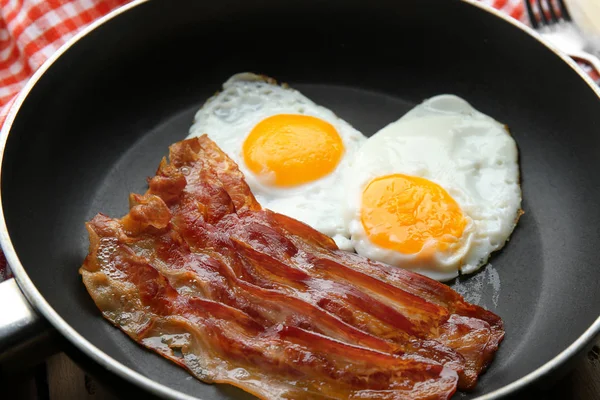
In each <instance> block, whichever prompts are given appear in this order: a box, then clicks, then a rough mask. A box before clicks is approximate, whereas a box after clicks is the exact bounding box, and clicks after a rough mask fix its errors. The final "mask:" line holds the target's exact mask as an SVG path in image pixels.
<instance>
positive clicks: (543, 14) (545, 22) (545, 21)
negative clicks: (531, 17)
mask: <svg viewBox="0 0 600 400" xmlns="http://www.w3.org/2000/svg"><path fill="white" fill-rule="evenodd" d="M536 4H537V7H538V11H539V14H540V18H541V20H542V25H548V18H546V12H545V11H544V5H543V4H542V0H536Z"/></svg>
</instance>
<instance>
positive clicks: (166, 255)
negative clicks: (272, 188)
mask: <svg viewBox="0 0 600 400" xmlns="http://www.w3.org/2000/svg"><path fill="white" fill-rule="evenodd" d="M169 159H170V163H169V162H167V160H166V159H163V160H162V161H161V163H160V165H159V168H158V171H157V173H156V176H154V177H153V178H151V179H150V180H149V189H148V191H147V192H146V194H144V195H131V197H130V211H129V213H128V214H127V215H126V216H124V217H123V218H121V219H112V218H109V217H107V216H104V215H102V214H99V215H97V216H96V217H95V218H94V219H93V220H92V221H90V222H89V223H88V224H87V228H88V231H89V235H90V251H89V254H88V256H87V257H86V259H85V262H84V264H83V266H82V267H81V269H80V273H81V274H82V276H83V281H84V284H85V285H86V287H87V289H88V291H89V293H90V294H91V296H92V298H93V299H94V301H95V302H96V305H97V306H98V307H99V308H100V310H101V311H102V312H103V315H104V316H105V317H106V318H107V319H108V320H110V321H111V322H112V323H113V324H115V325H116V326H117V327H119V328H120V329H122V330H123V331H124V332H125V333H127V334H128V335H129V336H130V337H132V338H133V339H134V340H136V341H137V342H139V343H141V344H142V345H144V346H146V347H148V348H150V349H152V350H154V351H156V352H158V353H160V354H162V355H163V356H165V357H166V358H168V359H170V360H172V361H174V362H176V363H177V364H179V365H181V366H183V367H185V368H187V369H188V370H189V371H190V372H191V373H192V374H194V375H195V376H196V377H197V378H199V379H201V380H203V381H205V382H217V383H229V384H232V385H235V386H238V387H240V388H242V389H244V390H246V391H248V392H250V393H253V394H255V395H257V396H259V397H262V398H269V399H272V398H282V399H283V398H290V399H291V398H294V399H295V398H311V399H321V398H324V399H325V398H328V399H329V398H336V399H346V398H356V399H361V398H363V399H375V398H378V399H409V398H410V399H447V398H449V397H451V396H452V394H453V393H454V392H455V390H456V388H457V387H458V388H460V389H471V388H473V387H474V386H475V384H476V382H477V377H478V375H479V374H480V373H481V372H482V371H483V370H484V369H485V368H486V367H487V365H488V364H489V363H490V362H491V360H492V358H493V356H494V353H495V352H496V350H497V348H498V345H499V343H500V341H501V340H502V338H503V335H504V331H503V328H502V321H501V320H500V318H499V317H497V316H496V315H495V314H493V313H491V312H489V311H486V310H484V309H482V308H481V307H478V306H475V305H472V304H469V303H466V302H465V301H464V299H463V298H462V297H461V296H460V295H458V294H457V293H456V292H454V291H453V290H451V289H450V288H449V287H447V286H446V285H443V284H440V283H438V282H436V281H433V280H431V279H428V278H426V277H423V276H421V275H418V274H415V273H412V272H409V271H405V270H400V269H397V268H393V267H390V266H387V265H384V264H381V263H376V262H372V261H370V260H367V259H365V258H363V257H360V256H358V255H356V254H351V253H347V252H343V251H341V250H339V249H338V248H337V247H336V245H335V243H334V242H333V241H332V240H331V239H330V238H329V237H327V236H325V235H322V234H320V233H319V232H317V231H315V230H314V229H312V228H310V227H308V226H307V225H305V224H303V223H300V222H298V221H296V220H293V219H291V218H288V217H286V216H283V215H280V214H276V213H273V212H271V211H268V210H264V209H262V208H261V207H260V205H259V204H258V202H257V201H256V199H255V198H254V196H253V195H252V193H251V191H250V189H249V188H248V186H247V185H246V183H245V181H244V178H243V176H242V174H241V172H240V171H239V169H238V168H237V166H236V165H235V163H234V162H233V161H232V160H231V159H229V157H227V156H226V155H225V154H224V153H223V152H222V151H221V150H220V149H219V148H218V147H217V146H216V145H215V144H214V143H213V142H212V141H210V140H209V139H208V137H206V136H203V137H200V138H195V139H189V140H185V141H182V142H178V143H175V144H174V145H172V146H171V148H170V155H169Z"/></svg>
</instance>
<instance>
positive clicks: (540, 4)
mask: <svg viewBox="0 0 600 400" xmlns="http://www.w3.org/2000/svg"><path fill="white" fill-rule="evenodd" d="M523 1H524V2H525V8H526V9H527V15H528V16H529V21H530V22H531V25H532V27H533V29H535V30H536V31H538V33H539V34H541V35H542V37H543V38H544V39H546V40H548V41H549V42H551V43H552V44H554V45H555V46H556V47H558V48H559V49H560V50H561V51H563V52H564V53H566V54H568V55H569V56H571V57H572V58H575V59H580V60H582V61H583V62H586V63H588V64H589V65H590V66H591V67H593V68H594V69H595V70H596V72H598V73H599V74H600V59H598V57H597V56H595V55H593V54H591V53H590V52H588V49H587V46H588V42H587V40H586V39H585V37H584V36H583V35H582V34H581V31H580V30H579V29H578V28H577V26H575V23H574V22H573V20H572V19H571V15H570V14H569V10H568V9H567V7H566V6H565V3H564V2H563V0H523ZM534 5H535V9H534ZM536 11H537V13H536Z"/></svg>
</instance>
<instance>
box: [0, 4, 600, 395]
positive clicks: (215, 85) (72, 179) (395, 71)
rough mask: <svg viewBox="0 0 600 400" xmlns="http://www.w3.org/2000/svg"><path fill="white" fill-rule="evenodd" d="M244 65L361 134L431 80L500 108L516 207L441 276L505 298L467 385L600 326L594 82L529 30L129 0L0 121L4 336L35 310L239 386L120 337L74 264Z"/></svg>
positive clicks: (394, 113)
mask: <svg viewBox="0 0 600 400" xmlns="http://www.w3.org/2000/svg"><path fill="white" fill-rule="evenodd" d="M241 71H253V72H258V73H264V74H267V75H270V76H272V77H275V78H277V79H278V80H280V81H283V82H288V83H289V84H290V85H292V86H293V87H295V88H297V89H299V90H300V91H301V92H303V93H304V94H305V95H307V96H308V97H309V98H311V99H313V100H314V101H315V102H316V103H318V104H321V105H323V106H325V107H328V108H330V109H331V110H333V111H334V112H336V113H337V114H338V115H339V116H340V117H341V118H343V119H345V120H347V121H348V122H350V123H351V124H352V125H353V126H355V127H356V128H357V129H359V130H360V131H362V132H363V133H364V134H366V135H371V134H373V133H374V132H375V131H377V130H378V129H379V128H381V127H383V126H385V125H386V124H388V123H389V122H391V121H393V120H396V119H398V118H399V117H400V116H402V115H403V113H405V112H406V111H408V110H409V109H410V108H411V107H413V106H415V105H416V104H418V103H420V102H421V101H423V100H424V99H425V98H428V97H431V96H433V95H436V94H440V93H454V94H457V95H459V96H461V97H463V98H465V99H467V100H468V101H469V102H470V103H471V104H472V105H473V106H474V107H476V108H477V109H479V110H481V111H482V112H484V113H486V114H488V115H491V116H493V117H494V118H495V119H497V120H499V121H502V122H503V123H506V124H507V125H508V126H509V127H510V129H511V132H512V134H513V135H514V137H515V139H516V141H517V143H518V146H519V149H520V163H521V172H522V188H523V208H524V210H525V215H524V216H523V217H522V219H521V221H520V223H519V226H518V227H517V229H516V230H515V232H514V234H513V235H512V238H511V240H510V242H509V243H508V244H507V246H506V247H505V248H504V250H502V251H501V252H500V253H498V254H495V255H494V256H493V257H492V259H491V265H488V266H487V267H486V268H485V269H484V270H483V271H481V272H480V273H478V274H476V275H474V276H470V277H465V278H461V279H458V280H457V281H455V282H451V283H450V285H451V286H453V287H455V288H457V289H458V290H460V291H461V293H465V294H466V295H467V298H468V299H470V300H472V301H474V302H477V303H479V304H481V305H483V306H485V307H487V308H489V309H491V310H492V311H494V312H495V313H497V314H498V315H500V316H501V317H502V318H503V320H504V321H505V327H506V339H505V340H504V342H503V343H502V345H501V347H500V350H499V351H498V353H497V357H496V360H495V361H494V362H493V364H492V365H491V368H490V369H489V370H488V371H487V372H486V373H485V374H484V375H483V376H482V377H481V380H480V383H479V384H478V386H477V388H476V390H475V391H474V392H472V393H469V394H467V395H463V398H465V399H471V398H475V397H478V396H481V398H484V399H492V398H493V399H496V398H501V397H504V396H508V395H512V394H515V393H517V392H518V391H519V390H521V389H523V388H525V387H527V386H529V385H530V384H532V383H533V382H535V381H539V380H540V378H542V377H546V378H549V377H554V376H555V375H553V374H557V373H560V372H561V368H562V367H564V368H566V367H567V366H568V361H569V360H571V359H572V358H573V357H575V356H576V355H577V354H578V353H579V352H581V351H583V350H585V348H586V346H587V345H589V343H590V342H591V340H592V339H593V338H594V336H595V335H596V334H597V333H598V331H599V330H600V320H598V315H599V310H600V294H599V293H598V290H597V287H598V280H599V278H600V269H599V268H598V267H597V261H596V260H597V250H598V248H600V238H599V236H600V235H599V227H600V207H598V204H599V203H600V178H599V177H598V171H600V158H599V157H598V155H599V154H600V134H599V132H598V130H599V129H600V99H599V94H600V92H599V91H598V89H597V88H596V87H594V86H593V84H592V82H591V80H589V79H588V78H586V77H585V76H584V75H583V74H582V73H581V72H580V71H579V70H578V69H577V67H576V66H575V64H574V63H573V62H572V61H570V60H568V59H567V58H565V57H563V56H562V55H560V54H558V53H557V52H556V51H555V50H554V49H552V48H551V47H550V46H548V45H547V44H545V43H543V42H542V41H541V40H540V38H539V37H538V36H536V34H535V33H533V32H532V31H530V30H528V29H526V28H523V27H521V26H518V25H517V24H516V23H514V22H511V21H509V20H508V19H507V18H505V17H503V16H501V15H500V14H498V13H495V12H493V11H492V10H490V9H487V8H486V7H484V6H482V5H479V4H478V3H476V2H475V1H471V0H468V1H453V0H410V1H409V0H404V1H402V2H399V1H397V0H370V1H369V2H363V1H359V0H327V1H317V0H289V1H285V2H281V1H276V0H260V1H253V2H245V1H237V0H219V1H213V2H199V1H194V0H186V1H178V2H176V4H174V3H173V2H171V1H166V0H165V1H160V0H155V1H151V2H150V1H137V2H134V3H132V4H130V5H128V6H126V7H124V8H122V9H120V10H118V11H116V12H113V13H112V14H110V15H109V16H107V17H105V18H103V19H102V20H100V21H99V22H98V23H95V24H94V25H92V26H91V27H90V28H89V29H86V30H85V31H84V32H83V33H82V34H80V35H79V36H78V37H77V38H76V40H74V41H72V42H70V43H69V44H68V45H67V46H66V47H64V48H63V49H62V50H61V51H59V52H58V54H57V55H55V56H54V57H52V59H51V60H50V61H49V62H48V63H46V64H45V65H44V66H43V67H42V68H41V69H40V71H38V72H37V73H36V75H35V76H34V78H33V79H32V80H31V81H30V82H29V84H28V85H27V87H26V88H25V90H24V91H23V93H22V94H21V95H20V97H19V98H18V100H17V101H16V102H15V104H14V106H13V108H12V110H11V111H10V114H9V116H8V118H7V120H6V123H5V125H4V128H3V131H2V141H1V143H2V148H3V152H2V164H1V165H2V166H1V168H2V169H1V196H2V199H1V200H2V202H1V203H2V221H1V226H0V230H1V232H0V233H1V236H0V237H1V244H2V247H3V248H4V250H5V252H6V256H7V258H8V262H9V264H10V265H11V266H12V269H13V271H14V274H15V277H16V281H17V282H18V286H19V288H20V290H22V293H23V294H24V295H25V296H26V297H27V299H28V301H29V302H30V304H31V306H32V308H33V309H35V311H31V309H29V311H28V309H27V308H24V309H23V313H24V312H27V311H28V312H29V314H28V315H27V316H25V315H24V314H23V313H21V314H19V312H20V311H19V309H18V307H17V306H18V304H17V303H19V301H21V296H20V294H18V293H16V292H15V288H16V285H14V282H12V283H11V282H8V283H4V284H2V285H1V287H2V291H3V292H4V296H5V297H6V296H7V294H6V293H7V291H10V290H11V289H12V292H11V293H12V296H13V298H14V299H15V300H14V301H13V302H12V303H11V304H5V303H3V304H0V306H1V307H3V309H2V310H0V315H4V316H7V315H10V316H12V317H11V318H12V319H10V318H9V319H10V321H12V323H9V322H10V321H9V322H6V318H5V319H4V326H3V328H1V329H0V336H2V340H1V341H0V342H2V343H4V344H6V343H11V346H13V345H16V344H19V343H21V342H22V341H23V340H25V338H26V337H25V336H26V335H25V334H24V332H25V330H26V329H31V326H32V324H33V323H34V322H36V321H37V322H38V323H39V321H47V322H48V325H51V326H52V329H55V330H56V331H57V332H58V333H59V335H60V336H61V337H63V338H64V339H65V343H68V346H71V347H72V348H73V349H75V350H76V351H77V352H78V354H79V355H80V359H81V360H83V361H82V362H84V364H85V365H87V366H89V368H94V366H95V368H97V369H99V370H103V371H105V372H106V373H107V374H108V375H109V376H112V377H115V378H116V377H118V378H119V379H123V380H125V381H127V382H129V383H130V384H133V385H135V386H136V387H137V388H138V389H139V390H144V391H146V392H148V393H150V394H153V395H156V396H161V397H164V398H191V397H192V396H194V397H197V398H201V399H233V398H249V396H248V395H245V394H243V393H242V392H241V391H239V390H236V389H233V388H231V387H224V386H221V385H206V384H203V383H201V382H199V381H196V380H195V379H191V378H190V377H189V375H188V374H187V373H186V372H184V371H183V370H182V369H180V368H178V367H176V366H174V365H172V364H171V363H169V362H168V361H166V360H163V359H161V358H160V357H158V356H156V355H154V354H152V353H150V352H149V351H146V350H144V349H143V348H141V347H140V346H138V345H137V344H136V343H134V342H133V341H131V340H130V339H128V338H127V337H126V336H125V335H124V334H122V333H121V332H120V331H118V330H117V329H116V328H114V327H112V326H111V325H110V324H109V323H108V322H106V321H105V320H104V319H103V318H102V317H101V315H100V312H99V311H98V310H97V309H96V307H95V305H94V304H93V302H92V300H91V299H90V297H89V296H88V294H87V293H86V291H85V288H84V286H83V284H82V283H81V279H80V277H79V275H78V273H77V269H78V267H79V266H80V264H81V262H82V260H83V258H84V256H85V254H86V253H87V246H88V238H87V234H86V232H85V229H84V221H87V220H89V219H90V218H92V217H93V216H94V215H95V214H96V213H97V212H100V211H101V212H103V213H106V214H108V215H111V216H121V215H123V214H124V213H125V212H126V211H127V206H128V204H127V196H128V193H129V192H143V191H144V190H145V189H146V186H145V178H146V177H148V176H152V175H153V174H154V171H155V168H156V167H157V165H158V162H159V160H160V158H161V157H162V156H163V155H165V154H166V152H167V146H168V145H169V144H171V143H173V142H175V141H178V140H181V139H183V138H184V137H185V136H186V134H187V129H188V128H189V126H190V125H191V123H192V119H193V115H194V112H195V111H196V110H197V109H198V108H199V107H200V106H201V105H202V103H203V102H204V101H205V100H206V99H207V98H208V97H209V96H210V95H212V94H213V93H214V92H215V91H216V90H218V89H219V88H220V85H221V83H222V82H223V81H225V80H226V79H227V78H228V77H229V76H230V75H232V74H234V73H236V72H241ZM23 304H26V303H21V305H22V306H23ZM13 347H14V346H13ZM541 385H542V386H545V385H548V380H546V381H545V383H544V381H542V383H541ZM457 397H460V396H457Z"/></svg>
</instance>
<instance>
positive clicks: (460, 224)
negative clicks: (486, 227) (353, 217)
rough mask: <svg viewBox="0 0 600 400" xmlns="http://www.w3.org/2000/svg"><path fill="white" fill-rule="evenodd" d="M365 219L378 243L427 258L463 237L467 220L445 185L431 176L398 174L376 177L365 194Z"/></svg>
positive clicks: (372, 237)
mask: <svg viewBox="0 0 600 400" xmlns="http://www.w3.org/2000/svg"><path fill="white" fill-rule="evenodd" d="M361 222H362V225H363V227H364V229H365V232H366V234H367V236H368V237H369V239H370V240H371V241H372V242H373V243H374V244H376V245H378V246H380V247H383V248H386V249H389V250H394V251H398V252H401V253H404V254H416V253H419V252H421V250H423V248H424V246H425V244H426V243H428V242H430V241H432V240H433V241H435V244H436V245H435V246H434V247H433V248H432V247H430V246H427V248H426V250H424V251H423V253H421V254H420V255H419V256H423V257H427V256H428V255H430V253H431V252H432V251H435V250H436V249H437V250H444V249H446V248H448V246H450V245H452V244H453V243H456V241H457V240H458V238H460V237H461V235H462V233H463V231H464V229H465V226H466V224H467V221H466V220H465V218H464V216H463V213H462V211H461V209H460V207H459V205H458V204H457V203H456V201H454V199H453V198H452V196H450V195H449V194H448V192H446V191H445V190H444V189H443V188H442V187H441V186H439V185H438V184H436V183H433V182H431V181H429V180H427V179H424V178H419V177H414V176H407V175H402V174H394V175H387V176H382V177H379V178H375V179H373V180H372V181H371V182H369V184H368V185H367V187H366V188H365V189H364V191H363V194H362V206H361ZM426 253H427V254H426Z"/></svg>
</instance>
